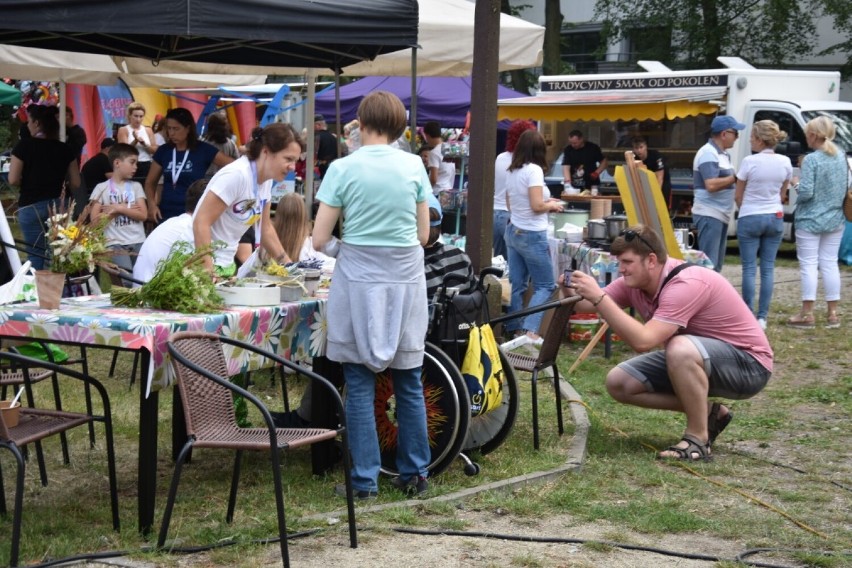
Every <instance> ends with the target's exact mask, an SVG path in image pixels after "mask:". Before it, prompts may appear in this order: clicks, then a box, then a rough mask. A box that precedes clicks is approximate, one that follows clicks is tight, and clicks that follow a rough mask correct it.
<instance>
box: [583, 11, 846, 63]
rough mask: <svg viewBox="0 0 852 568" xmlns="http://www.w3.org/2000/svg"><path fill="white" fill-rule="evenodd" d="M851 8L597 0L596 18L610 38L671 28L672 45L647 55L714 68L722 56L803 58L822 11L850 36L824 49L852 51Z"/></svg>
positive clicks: (776, 59)
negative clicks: (675, 4) (849, 47)
mask: <svg viewBox="0 0 852 568" xmlns="http://www.w3.org/2000/svg"><path fill="white" fill-rule="evenodd" d="M850 12H852V7H850V3H849V2H848V1H845V0H805V1H801V0H753V1H750V2H737V1H735V0H684V1H682V2H680V3H678V6H677V10H672V3H671V2H669V1H667V0H648V1H647V2H633V1H632V0H598V2H597V4H596V6H595V15H594V19H596V20H599V21H603V22H604V29H603V30H602V32H601V33H602V35H603V36H604V37H607V38H608V40H609V42H610V43H612V42H614V41H617V40H620V39H624V38H630V37H632V36H634V35H635V34H637V33H638V34H642V33H643V31H644V32H648V31H649V30H656V31H655V33H657V32H658V31H659V30H666V31H667V32H668V33H670V35H671V45H670V46H653V47H652V48H651V50H650V51H649V52H646V53H642V54H641V58H643V59H657V60H659V61H662V62H663V63H666V64H667V65H669V66H670V67H674V68H695V67H711V68H713V67H718V66H719V63H718V62H717V60H716V58H717V57H718V56H720V55H737V56H739V57H742V58H744V59H746V60H748V61H751V62H759V63H761V64H764V65H788V64H790V63H795V62H797V61H803V60H804V59H805V58H807V57H809V56H810V55H813V54H814V51H815V50H816V47H817V34H816V19H817V18H818V17H820V16H822V15H826V16H830V17H833V18H834V21H835V29H836V30H837V31H838V32H841V33H845V34H846V35H847V36H849V39H847V41H846V42H845V43H838V44H836V45H835V46H833V47H832V48H830V49H829V50H826V51H830V50H834V51H838V52H842V50H843V47H842V46H844V45H846V46H847V49H846V51H845V52H846V53H848V52H849V49H848V45H849V43H850V41H852V25H850V24H849V16H850ZM832 52H833V51H832ZM847 71H848V70H847Z"/></svg>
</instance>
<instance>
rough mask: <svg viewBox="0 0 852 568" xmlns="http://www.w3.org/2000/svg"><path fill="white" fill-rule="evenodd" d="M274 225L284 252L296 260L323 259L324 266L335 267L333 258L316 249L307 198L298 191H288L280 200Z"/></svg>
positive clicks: (273, 220)
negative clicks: (306, 202) (306, 203)
mask: <svg viewBox="0 0 852 568" xmlns="http://www.w3.org/2000/svg"><path fill="white" fill-rule="evenodd" d="M272 227H273V228H274V229H275V234H276V235H278V240H279V241H281V246H283V247H284V252H286V253H287V256H289V257H290V258H291V259H293V260H294V261H295V260H322V261H323V268H325V269H333V268H334V259H333V258H331V257H330V256H326V255H325V254H323V253H321V252H320V251H318V250H314V245H313V239H312V238H311V224H310V221H309V220H308V210H307V208H306V207H305V198H304V197H302V196H301V195H299V194H298V193H288V194H287V195H285V196H284V197H282V198H281V199H280V200H279V201H278V206H277V207H276V208H275V216H274V217H273V218H272Z"/></svg>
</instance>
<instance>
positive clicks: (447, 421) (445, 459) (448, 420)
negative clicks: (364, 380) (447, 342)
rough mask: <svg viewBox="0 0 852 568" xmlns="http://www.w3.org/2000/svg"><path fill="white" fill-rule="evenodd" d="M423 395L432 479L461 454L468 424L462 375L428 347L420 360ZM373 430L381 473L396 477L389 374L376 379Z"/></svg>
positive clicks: (427, 345) (393, 408) (395, 435)
mask: <svg viewBox="0 0 852 568" xmlns="http://www.w3.org/2000/svg"><path fill="white" fill-rule="evenodd" d="M421 382H422V383H423V395H424V397H425V399H426V425H427V431H428V434H429V446H430V448H431V449H432V459H431V462H430V463H429V466H428V470H429V475H430V476H435V475H438V474H439V473H441V472H442V471H444V470H445V469H447V467H449V466H450V464H451V463H452V462H453V460H455V459H456V457H457V456H458V454H459V452H460V451H461V446H462V443H463V442H464V437H465V432H467V429H468V425H469V423H470V398H469V397H468V394H467V387H465V384H464V378H463V377H462V375H461V371H459V370H458V367H456V366H455V364H453V362H452V360H451V359H450V358H449V357H448V356H447V355H446V354H445V353H444V352H443V351H441V350H440V349H438V348H437V347H436V346H434V345H432V344H431V343H426V352H425V354H424V357H423V374H422V377H421ZM375 404H376V430H377V431H378V433H379V449H380V451H381V454H382V468H381V471H382V473H385V474H388V475H396V474H397V473H399V470H397V467H396V448H397V443H396V437H397V423H396V405H395V403H394V399H393V381H392V380H391V377H390V375H389V374H388V373H378V374H377V375H376V403H375Z"/></svg>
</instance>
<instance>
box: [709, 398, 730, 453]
mask: <svg viewBox="0 0 852 568" xmlns="http://www.w3.org/2000/svg"><path fill="white" fill-rule="evenodd" d="M722 408H723V407H722V405H721V404H719V403H718V402H714V403H713V404H712V406H710V414H708V415H707V445H708V446H712V445H713V442H715V441H716V438H717V437H718V436H719V434H721V433H722V431H723V430H724V429H725V428H727V427H728V424H730V423H731V420H733V419H734V413H733V412H731V409H730V408H729V409H728V413H727V414H726V415H724V416H721V414H720V413H721V412H722Z"/></svg>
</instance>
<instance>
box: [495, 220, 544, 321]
mask: <svg viewBox="0 0 852 568" xmlns="http://www.w3.org/2000/svg"><path fill="white" fill-rule="evenodd" d="M506 245H507V247H508V250H509V282H510V283H511V284H512V303H511V305H510V307H509V313H513V312H517V311H520V310H522V309H523V307H524V293H525V292H526V291H527V281H528V280H532V286H533V295H532V298H530V303H529V306H528V307H533V306H539V305H541V304H543V303H545V302H546V301H547V300H549V299H550V295H551V294H552V293H553V290H554V289H555V288H556V282H555V281H554V279H553V264H552V263H551V262H550V248H549V247H548V246H547V231H525V230H524V229H518V228H517V227H515V226H514V225H512V224H511V223H510V224H509V226H508V227H506ZM543 317H544V312H539V313H537V314H532V315H529V316H527V317H525V318H524V319H523V321H519V319H518V318H516V319H513V320H509V321H508V322H507V323H506V326H505V329H506V331H510V332H512V331H517V330H519V329H524V330H527V331H531V332H533V333H538V332H539V327H541V320H542V318H543Z"/></svg>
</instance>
